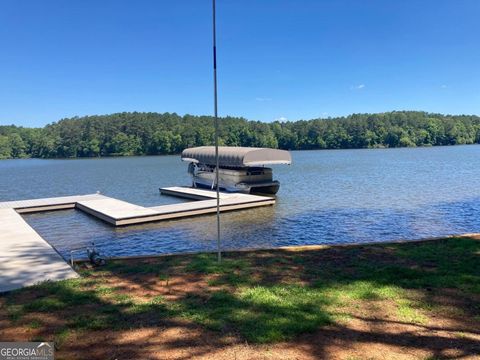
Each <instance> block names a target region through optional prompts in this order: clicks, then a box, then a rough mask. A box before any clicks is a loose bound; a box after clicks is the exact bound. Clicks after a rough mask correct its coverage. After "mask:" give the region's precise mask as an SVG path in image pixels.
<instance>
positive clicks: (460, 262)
mask: <svg viewBox="0 0 480 360" xmlns="http://www.w3.org/2000/svg"><path fill="white" fill-rule="evenodd" d="M83 275H84V277H82V278H81V279H74V280H68V281H63V282H58V283H45V284H42V285H39V286H36V287H32V288H29V289H24V290H20V291H15V292H12V293H10V294H8V295H6V296H3V297H1V298H0V300H1V301H3V304H4V305H5V307H4V308H5V310H6V312H4V314H2V315H1V316H2V317H3V318H1V317H0V322H2V321H3V323H5V324H7V323H8V324H9V326H10V327H15V326H30V327H31V332H32V333H34V334H35V338H32V339H30V340H54V341H56V342H57V345H59V346H60V351H61V352H63V351H65V352H66V353H68V354H69V357H72V358H75V354H79V357H80V358H81V357H82V356H80V355H81V354H82V352H85V351H89V353H91V354H93V355H92V356H93V357H92V358H94V357H95V356H97V357H98V358H102V356H104V355H105V354H106V353H107V352H108V351H110V352H111V351H112V349H115V350H114V352H115V354H117V356H118V354H121V355H122V357H120V358H125V356H126V357H130V358H131V357H138V358H141V357H147V355H148V351H149V350H148V349H149V348H150V347H151V346H155V345H156V346H162V347H163V348H164V349H168V350H180V349H182V348H185V347H186V346H190V347H193V348H192V349H190V352H189V354H188V355H179V356H177V358H182V356H184V358H190V357H195V356H197V357H198V356H201V355H205V354H208V353H209V352H211V351H213V349H216V348H218V347H222V346H225V345H228V344H233V343H238V342H241V341H244V340H246V341H248V342H249V343H253V344H261V343H276V342H279V341H289V340H291V339H297V340H296V341H297V343H298V344H301V343H302V341H303V342H304V344H303V345H304V348H306V349H309V351H310V353H311V355H313V356H316V357H322V356H323V355H324V348H325V346H326V345H327V344H326V342H328V341H331V340H332V339H336V340H337V341H344V342H346V343H349V342H356V343H362V342H363V343H382V344H385V345H392V346H398V347H408V348H411V349H421V350H424V351H427V352H429V353H430V354H431V356H433V357H438V358H449V357H451V358H453V357H461V356H472V355H476V354H478V353H480V342H479V341H478V340H476V339H473V338H471V337H457V338H451V337H449V338H447V337H445V336H444V335H438V334H434V333H432V334H429V335H423V334H422V335H418V334H415V333H409V332H399V333H395V334H392V333H390V332H388V333H387V332H381V331H378V328H376V330H375V331H372V330H370V329H366V330H358V329H352V328H350V327H349V326H348V320H349V319H357V320H362V321H363V322H366V323H369V324H374V323H379V322H381V323H390V324H397V325H411V324H414V325H415V326H418V327H423V328H424V329H425V330H430V331H436V330H446V331H454V332H461V333H468V334H477V335H478V334H479V333H480V329H479V326H478V323H479V322H480V305H479V304H480V302H479V299H480V287H479V286H480V285H479V284H480V241H478V240H474V239H468V238H456V239H446V240H438V241H429V242H421V243H405V244H385V245H380V244H379V245H366V246H355V247H336V248H335V247H333V248H324V249H316V250H305V251H288V250H275V251H257V252H246V253H231V254H227V257H226V258H225V260H224V262H223V263H222V264H218V263H217V262H216V260H215V256H214V255H209V254H202V255H196V256H174V257H167V258H157V259H151V260H145V261H122V262H120V261H118V262H111V263H109V264H108V265H107V266H106V267H104V268H99V269H94V270H83ZM377 302H378V303H380V304H382V305H383V304H385V303H386V304H391V306H392V309H394V311H395V314H394V316H395V317H396V319H392V318H391V317H389V318H388V319H387V318H383V317H381V318H374V317H368V316H359V315H358V312H356V311H355V308H356V307H358V306H367V305H368V306H374V305H375V304H376V303H377ZM2 312H3V311H2ZM439 313H441V315H442V317H443V318H444V319H447V320H448V321H449V323H450V325H449V326H448V327H443V326H434V325H427V324H426V323H427V322H428V318H429V316H430V315H432V314H433V315H435V314H439ZM380 314H381V312H380ZM52 318H53V319H52ZM171 328H175V329H179V330H178V331H179V333H180V334H183V335H181V336H174V337H170V338H168V337H165V338H162V335H161V334H162V331H164V330H165V329H171ZM142 329H150V330H151V329H156V332H155V334H156V335H149V336H148V337H145V341H147V340H148V344H149V347H146V346H143V344H142V343H138V341H141V339H142V335H141V330H142ZM125 331H137V332H138V334H137V335H136V339H135V341H136V344H137V346H132V342H126V343H125V344H123V343H121V342H120V343H119V340H118V339H120V338H121V337H123V336H125V335H124V332H125ZM185 332H187V333H188V334H189V335H188V336H185ZM78 334H83V335H82V337H83V340H82V341H77V342H75V341H72V339H71V338H75V339H78ZM85 334H88V335H85ZM95 334H103V335H102V336H105V337H106V338H108V339H109V340H108V341H109V343H110V344H113V343H115V345H114V346H113V345H111V346H107V345H106V344H105V343H104V342H101V343H100V342H98V339H97V337H96V335H95ZM302 334H303V335H302ZM305 334H311V335H305ZM319 334H320V336H319ZM0 335H2V338H3V339H5V340H9V338H8V337H9V336H10V340H28V339H19V338H18V337H15V336H14V335H13V334H10V335H9V333H8V332H2V331H1V330H0ZM302 336H303V337H304V338H302ZM68 339H70V340H71V341H67V340H68ZM302 339H303V340H302ZM321 339H323V340H321ZM452 349H455V351H456V353H455V354H456V355H448V354H449V353H450V352H451V351H452ZM95 354H96V355H95ZM110 355H111V354H110Z"/></svg>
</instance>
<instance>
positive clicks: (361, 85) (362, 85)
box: [350, 84, 365, 90]
mask: <svg viewBox="0 0 480 360" xmlns="http://www.w3.org/2000/svg"><path fill="white" fill-rule="evenodd" d="M363 88H365V84H359V85H352V86H350V90H362V89H363Z"/></svg>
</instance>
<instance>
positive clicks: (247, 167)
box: [182, 146, 292, 194]
mask: <svg viewBox="0 0 480 360" xmlns="http://www.w3.org/2000/svg"><path fill="white" fill-rule="evenodd" d="M182 160H183V161H186V162H188V163H189V164H188V173H189V174H190V175H191V176H192V182H193V186H194V187H203V188H210V189H213V188H214V187H215V167H216V162H215V147H214V146H201V147H195V148H189V149H185V150H183V152H182ZM218 160H219V171H218V177H219V180H218V182H219V188H220V189H221V190H225V191H228V192H244V193H251V192H252V193H264V194H276V193H277V191H278V189H279V188H280V183H279V182H278V181H277V180H273V179H272V169H271V168H268V167H265V165H275V164H288V165H290V164H291V163H292V158H291V156H290V153H289V152H288V151H285V150H277V149H269V148H250V147H234V146H219V147H218Z"/></svg>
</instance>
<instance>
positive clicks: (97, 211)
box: [0, 187, 275, 292]
mask: <svg viewBox="0 0 480 360" xmlns="http://www.w3.org/2000/svg"><path fill="white" fill-rule="evenodd" d="M160 191H161V193H162V194H165V195H171V196H177V197H182V198H187V199H191V200H196V201H191V202H187V203H181V204H171V205H161V206H154V207H143V206H138V205H134V204H131V203H128V202H125V201H122V200H118V199H114V198H111V197H108V196H104V195H101V194H89V195H78V196H64V197H56V198H47V199H34V200H20V201H8V202H0V292H3V291H9V290H13V289H17V288H20V287H24V286H29V285H33V284H36V283H39V282H42V281H46V280H63V279H69V278H72V277H76V276H78V275H77V273H76V272H75V271H74V270H73V269H72V268H71V267H70V266H69V265H68V264H67V263H66V262H65V261H64V259H63V258H62V257H61V256H60V255H59V254H58V253H57V252H56V250H55V249H54V248H53V247H52V246H50V245H49V244H48V243H47V242H46V241H45V240H44V239H43V238H42V237H41V236H40V235H39V234H37V233H36V232H35V230H34V229H32V228H31V227H30V226H29V225H28V224H27V223H26V222H25V221H24V220H23V219H22V217H21V215H20V214H24V213H32V212H42V211H52V210H63V209H74V208H75V209H79V210H81V211H84V212H85V213H87V214H90V215H92V216H94V217H96V218H98V219H100V220H103V221H105V222H107V223H109V224H111V225H114V226H124V225H133V224H140V223H146V222H153V221H162V220H172V219H180V218H185V217H189V216H197V215H205V214H211V213H215V212H216V211H217V200H216V192H215V191H211V190H202V189H194V188H187V187H169V188H162V189H160ZM273 204H275V198H272V197H267V196H257V195H249V194H238V193H223V192H222V193H220V211H222V212H224V211H233V210H242V209H248V208H254V207H259V206H269V205H273Z"/></svg>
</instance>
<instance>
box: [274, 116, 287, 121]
mask: <svg viewBox="0 0 480 360" xmlns="http://www.w3.org/2000/svg"><path fill="white" fill-rule="evenodd" d="M287 120H288V119H287V118H286V117H285V116H280V117H279V118H277V119H275V121H287Z"/></svg>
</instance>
